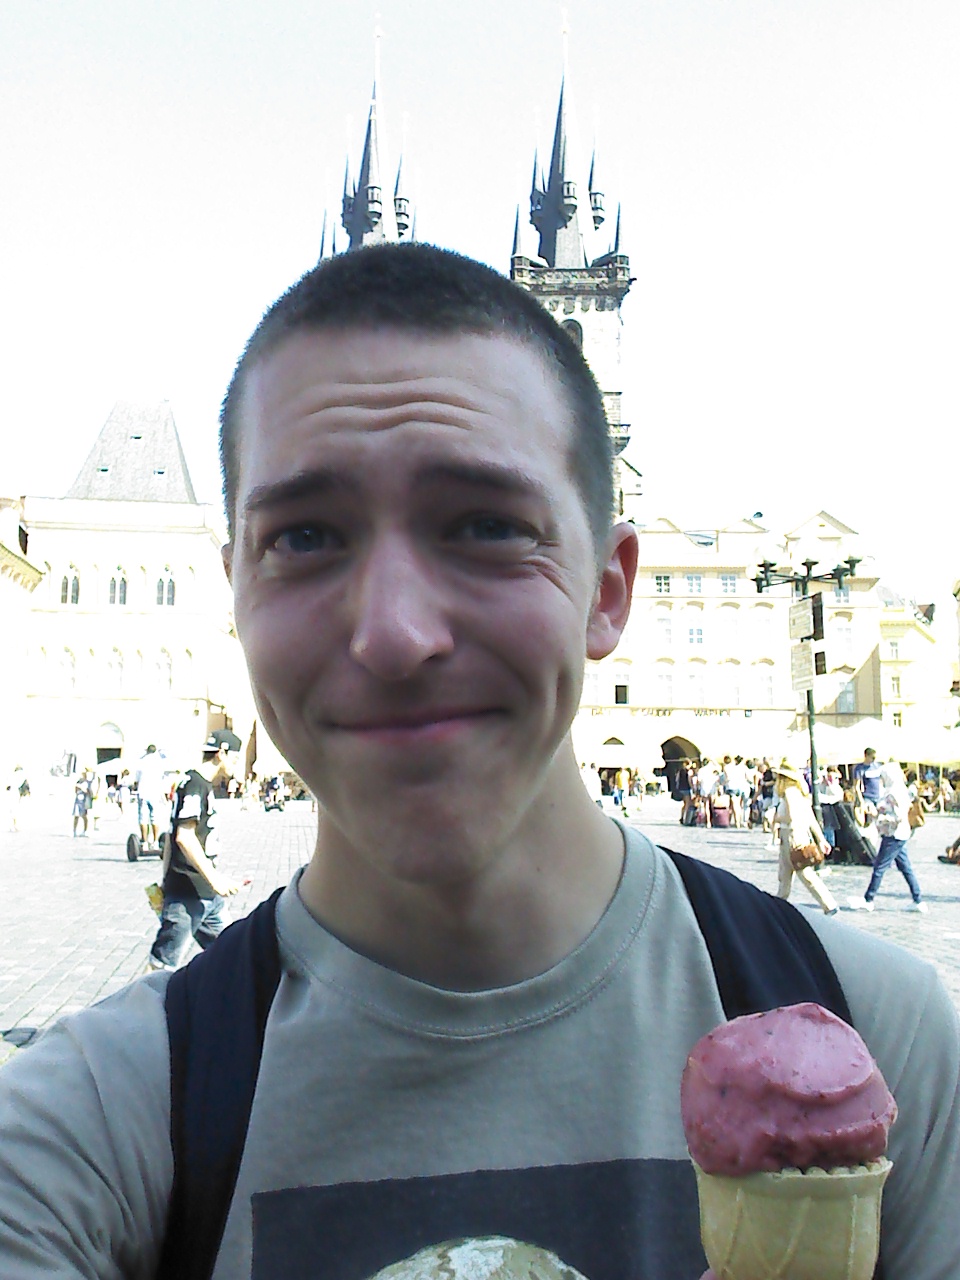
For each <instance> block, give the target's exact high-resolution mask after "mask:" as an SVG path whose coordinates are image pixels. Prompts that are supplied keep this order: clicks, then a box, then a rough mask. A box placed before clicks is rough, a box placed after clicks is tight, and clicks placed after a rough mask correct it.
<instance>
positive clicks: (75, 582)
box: [70, 574, 80, 604]
mask: <svg viewBox="0 0 960 1280" xmlns="http://www.w3.org/2000/svg"><path fill="white" fill-rule="evenodd" d="M70 603H71V604H79V603H80V579H79V577H78V576H77V575H76V574H74V575H73V577H72V578H71V579H70Z"/></svg>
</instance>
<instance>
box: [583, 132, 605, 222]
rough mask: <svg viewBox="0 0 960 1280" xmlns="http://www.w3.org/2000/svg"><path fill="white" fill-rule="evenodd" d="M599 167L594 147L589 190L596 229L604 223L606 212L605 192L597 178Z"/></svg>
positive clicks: (591, 158)
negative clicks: (604, 207)
mask: <svg viewBox="0 0 960 1280" xmlns="http://www.w3.org/2000/svg"><path fill="white" fill-rule="evenodd" d="M596 168H597V148H596V147H594V148H593V155H592V156H591V157H590V179H589V181H588V183H587V190H588V191H589V193H590V212H591V213H592V214H593V229H594V231H596V230H597V229H598V228H599V227H600V225H601V224H602V222H603V220H604V218H605V217H606V214H605V213H604V209H603V192H602V191H601V190H600V187H599V185H598V183H597V180H596Z"/></svg>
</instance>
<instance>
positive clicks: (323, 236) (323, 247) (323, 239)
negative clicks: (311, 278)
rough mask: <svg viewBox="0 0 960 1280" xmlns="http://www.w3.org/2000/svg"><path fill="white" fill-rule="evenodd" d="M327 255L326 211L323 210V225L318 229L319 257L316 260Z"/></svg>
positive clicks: (322, 258) (319, 260)
mask: <svg viewBox="0 0 960 1280" xmlns="http://www.w3.org/2000/svg"><path fill="white" fill-rule="evenodd" d="M326 256H327V211H326V209H324V211H323V227H322V229H321V231H320V257H319V258H318V259H317V261H318V262H322V261H323V260H324V258H325V257H326Z"/></svg>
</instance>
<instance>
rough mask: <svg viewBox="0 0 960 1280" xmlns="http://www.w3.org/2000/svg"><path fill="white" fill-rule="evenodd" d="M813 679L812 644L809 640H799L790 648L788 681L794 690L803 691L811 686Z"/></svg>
mask: <svg viewBox="0 0 960 1280" xmlns="http://www.w3.org/2000/svg"><path fill="white" fill-rule="evenodd" d="M813 680H814V658H813V645H812V643H811V642H810V641H809V640H801V641H800V643H799V644H795V645H794V646H793V647H792V649H791V650H790V682H791V684H792V685H793V688H794V690H795V692H797V693H804V692H805V691H806V690H807V689H812V688H813Z"/></svg>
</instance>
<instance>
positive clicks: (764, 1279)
mask: <svg viewBox="0 0 960 1280" xmlns="http://www.w3.org/2000/svg"><path fill="white" fill-rule="evenodd" d="M693 1167H694V1169H695V1170H696V1174H697V1185H698V1188H699V1192H700V1234H701V1237H702V1239H703V1248H704V1252H705V1253H706V1255H707V1261H708V1262H709V1263H710V1266H711V1267H712V1269H713V1270H714V1271H715V1272H716V1275H717V1277H718V1280H872V1277H873V1272H874V1267H875V1266H876V1260H877V1251H878V1248H879V1243H880V1199H881V1196H882V1194H883V1184H884V1182H885V1181H886V1177H887V1174H888V1173H889V1172H890V1169H891V1168H892V1165H891V1163H890V1161H889V1160H887V1159H886V1157H882V1158H881V1159H879V1160H873V1161H871V1162H870V1163H869V1164H866V1165H859V1166H857V1167H855V1168H849V1169H830V1170H826V1169H815V1168H814V1169H809V1170H807V1171H806V1172H801V1171H800V1170H799V1169H784V1170H782V1171H781V1172H779V1173H751V1174H747V1175H746V1176H745V1177H742V1178H737V1177H728V1176H726V1175H721V1174H709V1173H704V1172H703V1170H702V1169H701V1168H700V1167H699V1165H697V1164H696V1162H694V1166H693Z"/></svg>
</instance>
